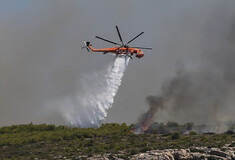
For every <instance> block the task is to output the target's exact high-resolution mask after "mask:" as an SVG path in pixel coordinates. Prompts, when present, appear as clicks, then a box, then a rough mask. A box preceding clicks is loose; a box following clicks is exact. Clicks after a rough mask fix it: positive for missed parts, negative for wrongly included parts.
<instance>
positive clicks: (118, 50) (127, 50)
mask: <svg viewBox="0 0 235 160" xmlns="http://www.w3.org/2000/svg"><path fill="white" fill-rule="evenodd" d="M116 30H117V33H118V36H119V39H120V41H121V44H120V43H116V42H113V41H110V40H107V39H104V38H101V37H99V36H95V38H98V39H100V40H103V41H105V42H109V43H112V44H114V45H117V46H118V47H116V46H115V47H112V48H100V49H94V48H93V47H92V45H91V43H90V42H86V41H84V44H85V46H84V47H82V49H83V48H86V49H87V51H88V52H90V50H91V51H93V52H103V54H106V53H115V54H116V56H126V57H130V58H131V59H133V57H132V56H133V55H134V54H135V55H136V57H137V58H139V59H140V58H142V57H143V56H144V52H143V51H142V50H141V49H148V50H152V48H144V47H131V46H129V44H130V43H131V42H132V41H134V40H135V39H136V38H138V37H139V36H140V35H142V34H143V33H144V32H141V33H140V34H138V35H137V36H135V37H134V38H132V39H131V40H130V41H128V42H127V43H126V44H124V43H123V40H122V37H121V34H120V31H119V29H118V26H116Z"/></svg>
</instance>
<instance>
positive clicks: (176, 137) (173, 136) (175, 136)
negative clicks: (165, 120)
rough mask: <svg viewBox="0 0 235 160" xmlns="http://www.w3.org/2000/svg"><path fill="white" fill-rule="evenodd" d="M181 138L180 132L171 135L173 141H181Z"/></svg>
mask: <svg viewBox="0 0 235 160" xmlns="http://www.w3.org/2000/svg"><path fill="white" fill-rule="evenodd" d="M179 137H180V134H179V132H174V133H172V135H171V139H172V140H175V139H179Z"/></svg>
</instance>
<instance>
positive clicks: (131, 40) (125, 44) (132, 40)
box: [125, 32, 144, 45]
mask: <svg viewBox="0 0 235 160" xmlns="http://www.w3.org/2000/svg"><path fill="white" fill-rule="evenodd" d="M143 33H144V32H141V33H140V34H138V35H137V36H135V37H134V38H133V39H132V40H130V41H129V42H127V44H129V43H131V42H132V41H134V40H135V39H136V38H138V37H139V36H140V35H141V34H143ZM127 44H125V45H127Z"/></svg>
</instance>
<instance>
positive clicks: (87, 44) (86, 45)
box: [81, 41, 91, 52]
mask: <svg viewBox="0 0 235 160" xmlns="http://www.w3.org/2000/svg"><path fill="white" fill-rule="evenodd" d="M84 44H85V46H84V47H81V49H84V48H86V49H87V52H90V49H89V47H88V46H89V45H90V42H86V41H84ZM90 46H91V45H90Z"/></svg>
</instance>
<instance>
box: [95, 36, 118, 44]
mask: <svg viewBox="0 0 235 160" xmlns="http://www.w3.org/2000/svg"><path fill="white" fill-rule="evenodd" d="M95 38H98V39H101V40H103V41H106V42H109V43H112V44H115V45H120V46H121V44H119V43H115V42H112V41H110V40H107V39H104V38H101V37H99V36H95Z"/></svg>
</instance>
